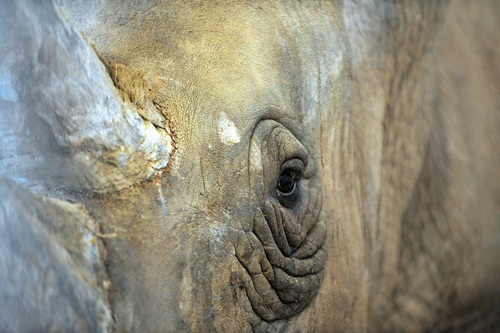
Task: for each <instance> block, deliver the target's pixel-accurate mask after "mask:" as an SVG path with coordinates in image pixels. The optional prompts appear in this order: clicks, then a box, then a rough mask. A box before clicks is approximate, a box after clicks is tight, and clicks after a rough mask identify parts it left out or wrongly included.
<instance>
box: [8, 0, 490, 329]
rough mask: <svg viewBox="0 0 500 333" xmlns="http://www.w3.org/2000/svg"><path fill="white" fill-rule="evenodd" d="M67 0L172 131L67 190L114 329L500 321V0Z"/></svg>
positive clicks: (125, 93) (476, 325)
mask: <svg viewBox="0 0 500 333" xmlns="http://www.w3.org/2000/svg"><path fill="white" fill-rule="evenodd" d="M60 2H61V5H63V6H64V8H65V10H66V11H67V12H68V15H69V16H70V17H71V18H72V19H74V20H75V22H76V23H75V24H76V26H77V27H79V28H80V29H81V30H82V31H83V33H84V34H85V36H86V38H88V39H89V40H91V41H92V43H94V46H95V49H96V51H97V52H98V53H99V56H100V57H101V59H102V60H103V62H104V63H106V66H107V69H108V72H109V74H110V76H111V77H112V79H113V80H114V82H115V85H116V88H117V89H118V90H119V96H121V97H122V98H123V99H124V100H125V103H128V104H131V105H133V106H134V107H135V108H137V109H138V110H139V111H138V113H139V114H141V116H142V117H144V118H148V119H149V118H151V117H152V118H154V115H151V114H147V113H146V111H144V110H142V109H144V108H146V106H145V105H147V106H148V107H154V108H156V111H157V113H158V115H161V117H164V118H165V119H166V121H165V124H167V125H168V127H169V128H168V131H170V132H171V133H172V137H173V138H174V140H175V152H174V155H173V156H172V157H171V159H170V162H169V166H168V168H166V169H163V170H161V171H160V172H158V174H157V176H156V177H155V178H154V179H151V180H149V181H145V182H142V183H140V184H136V185H133V186H130V187H128V188H126V189H121V190H117V191H108V192H101V193H100V194H99V195H90V194H92V193H90V192H92V190H91V189H83V190H82V192H84V193H86V194H89V195H81V196H79V195H77V194H73V196H72V198H71V199H72V200H73V201H78V202H79V203H81V204H83V205H84V206H85V209H86V211H85V214H88V215H89V216H90V217H92V219H93V221H96V223H98V224H99V225H100V227H101V229H100V231H101V232H102V233H103V234H104V236H106V238H104V239H103V243H104V245H105V249H106V251H105V253H104V256H105V257H104V262H105V264H106V274H107V279H109V281H110V287H109V289H106V290H105V292H106V295H107V296H108V297H109V301H110V304H111V310H112V314H113V320H114V327H115V330H116V331H117V332H122V331H134V332H148V331H150V332H165V331H167V332H180V331H192V332H214V331H215V332H252V331H254V332H362V331H370V332H381V331H386V332H399V331H408V332H427V331H475V330H476V331H481V330H491V329H493V328H496V329H498V327H500V323H499V321H498V318H500V316H499V309H500V305H499V303H498V299H499V296H500V283H499V280H498V275H499V274H500V267H499V266H500V262H499V261H498V257H499V255H500V249H499V240H500V221H499V218H500V175H499V167H498V166H499V165H500V154H499V148H498V142H499V141H500V131H498V128H499V127H500V118H499V110H500V97H499V95H498V88H497V87H499V86H500V82H499V81H500V72H499V58H500V49H499V47H498V45H500V43H499V40H500V38H499V36H498V31H500V23H499V21H498V17H499V15H498V14H500V8H499V5H498V2H495V1H490V2H487V1H484V2H479V1H476V2H472V1H470V2H466V1H451V2H434V1H423V0H422V1H405V2H398V1H345V2H343V3H342V2H340V1H339V2H335V1H332V2H327V1H325V2H322V1H317V2H298V1H296V2H286V3H282V2H279V1H266V2H246V1H227V2H224V1H223V2H212V1H207V2H205V1H199V2H198V1H188V2H187V1H169V2H162V1H153V0H151V1H143V2H141V3H139V4H138V3H124V2H122V1H118V0H109V1H99V2H92V3H90V4H82V3H78V1H74V3H73V1H68V0H66V1H60ZM143 79H144V81H142V80H143ZM141 89H143V90H144V91H143V92H141ZM141 110H142V111H141ZM148 110H149V111H148V112H153V111H154V110H153V111H151V109H148ZM167 125H165V126H167ZM165 130H166V131H167V129H165ZM168 131H167V132H168ZM290 169H291V170H295V171H298V173H299V174H300V177H299V178H300V180H298V181H297V183H296V186H297V192H294V194H293V195H292V196H289V197H287V196H283V194H280V193H279V192H278V189H279V185H278V184H279V183H280V181H282V179H281V177H280V174H282V173H283V172H284V171H285V170H290ZM110 182H112V179H110ZM9 184H10V183H9ZM9 184H7V185H4V188H8V187H9V186H13V185H9ZM104 188H113V187H112V186H110V187H104ZM103 191H105V190H103ZM6 211H7V210H6ZM75 214H76V213H75ZM5 216H7V215H5ZM5 220H7V219H5ZM0 222H1V221H0ZM0 226H2V225H0ZM31 237H34V236H31ZM88 326H89V327H91V325H88Z"/></svg>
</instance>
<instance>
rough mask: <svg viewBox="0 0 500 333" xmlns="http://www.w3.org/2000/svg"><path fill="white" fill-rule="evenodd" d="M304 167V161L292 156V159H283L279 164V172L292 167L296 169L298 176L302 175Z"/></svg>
mask: <svg viewBox="0 0 500 333" xmlns="http://www.w3.org/2000/svg"><path fill="white" fill-rule="evenodd" d="M305 167H306V166H305V164H304V162H303V161H302V160H301V159H299V158H293V159H290V160H288V161H285V162H284V163H283V164H282V165H281V168H280V172H279V174H281V173H282V172H283V171H285V170H286V169H292V170H294V171H296V172H298V173H299V177H302V175H303V173H304V170H305Z"/></svg>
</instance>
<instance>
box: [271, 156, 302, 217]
mask: <svg viewBox="0 0 500 333" xmlns="http://www.w3.org/2000/svg"><path fill="white" fill-rule="evenodd" d="M302 168H303V163H302V162H301V161H298V160H293V161H288V162H287V163H285V164H284V165H283V167H282V171H281V172H280V175H279V177H278V183H277V185H276V193H277V196H278V200H279V202H280V204H281V205H283V206H285V207H288V208H292V207H293V206H294V205H295V203H296V201H297V200H298V198H299V194H300V193H299V182H300V178H301V174H302Z"/></svg>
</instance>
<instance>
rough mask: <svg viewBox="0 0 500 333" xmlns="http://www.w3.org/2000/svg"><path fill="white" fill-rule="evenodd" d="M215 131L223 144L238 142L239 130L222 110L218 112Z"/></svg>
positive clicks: (229, 144) (230, 144)
mask: <svg viewBox="0 0 500 333" xmlns="http://www.w3.org/2000/svg"><path fill="white" fill-rule="evenodd" d="M217 132H218V133H219V138H220V141H222V143H223V144H225V145H228V146H232V145H234V144H235V143H238V142H240V131H239V130H238V128H237V127H236V126H235V125H234V123H233V122H232V121H231V120H230V119H229V118H228V117H227V115H226V114H225V113H224V112H221V113H220V114H219V119H218V121H217Z"/></svg>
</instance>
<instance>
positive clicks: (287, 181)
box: [278, 169, 298, 194]
mask: <svg viewBox="0 0 500 333" xmlns="http://www.w3.org/2000/svg"><path fill="white" fill-rule="evenodd" d="M297 179H298V174H297V172H295V171H293V170H290V169H287V170H285V171H283V172H282V173H281V175H280V178H279V180H278V190H279V191H280V192H281V193H284V194H288V193H291V192H292V191H293V190H294V188H295V182H296V181H297Z"/></svg>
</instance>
